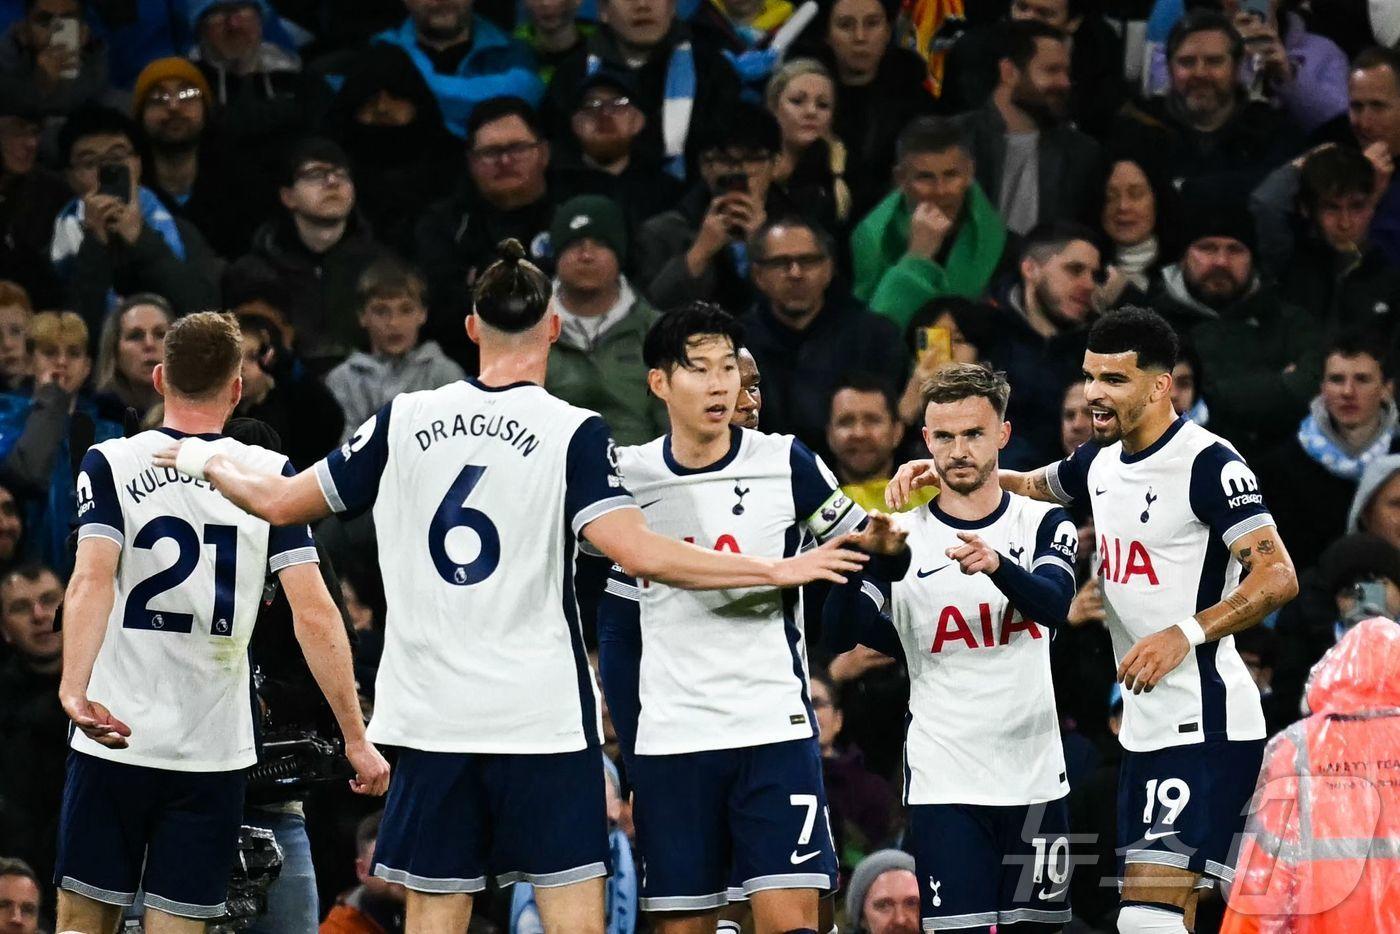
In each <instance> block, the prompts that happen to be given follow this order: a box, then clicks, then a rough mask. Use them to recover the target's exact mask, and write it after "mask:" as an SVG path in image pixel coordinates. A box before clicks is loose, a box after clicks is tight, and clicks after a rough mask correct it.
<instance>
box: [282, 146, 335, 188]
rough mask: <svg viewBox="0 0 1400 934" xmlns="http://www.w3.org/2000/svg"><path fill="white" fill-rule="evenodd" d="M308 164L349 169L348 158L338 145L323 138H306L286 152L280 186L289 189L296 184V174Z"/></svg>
mask: <svg viewBox="0 0 1400 934" xmlns="http://www.w3.org/2000/svg"><path fill="white" fill-rule="evenodd" d="M308 162H324V163H326V164H327V165H333V166H338V167H339V168H342V169H348V168H350V157H349V156H347V155H346V154H345V150H344V149H341V148H340V146H339V144H337V143H335V142H333V141H331V140H328V139H326V138H325V137H323V136H308V137H306V138H305V139H301V140H298V141H297V142H296V143H294V144H293V145H292V146H291V148H290V149H288V150H287V155H286V158H285V159H284V160H283V162H282V184H283V185H285V186H287V187H288V188H290V187H291V186H292V185H295V184H296V181H297V173H298V172H300V171H301V167H302V166H304V165H306V163H308Z"/></svg>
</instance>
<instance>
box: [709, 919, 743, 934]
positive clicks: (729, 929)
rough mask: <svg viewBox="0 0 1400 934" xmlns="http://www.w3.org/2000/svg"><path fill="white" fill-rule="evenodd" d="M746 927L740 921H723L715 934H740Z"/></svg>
mask: <svg viewBox="0 0 1400 934" xmlns="http://www.w3.org/2000/svg"><path fill="white" fill-rule="evenodd" d="M743 929H744V926H743V925H742V924H740V923H739V922H738V921H721V922H720V923H719V926H718V927H716V928H715V934H739V932H740V931H742V930H743Z"/></svg>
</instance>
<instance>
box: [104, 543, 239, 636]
mask: <svg viewBox="0 0 1400 934" xmlns="http://www.w3.org/2000/svg"><path fill="white" fill-rule="evenodd" d="M166 538H169V539H172V540H173V541H174V542H175V544H176V545H178V546H179V548H180V553H179V555H177V556H176V558H175V563H174V564H172V565H170V567H168V568H166V569H165V570H164V571H157V572H156V573H155V574H152V575H151V576H150V577H148V578H146V579H145V580H143V581H142V582H141V583H139V584H137V585H136V586H135V587H132V588H131V593H130V594H129V595H128V596H127V598H126V612H125V613H123V614H122V628H124V629H151V630H155V631H158V632H189V631H190V630H191V629H193V628H194V614H192V613H174V612H165V611H161V610H152V609H151V608H150V603H151V601H152V600H154V599H155V598H156V597H158V596H160V595H161V594H163V593H165V592H166V591H167V590H174V589H175V588H176V587H179V586H180V585H181V584H183V583H184V582H185V579H186V578H188V577H189V576H190V575H191V574H193V573H194V569H195V568H197V567H198V566H199V558H200V549H201V548H202V547H203V545H213V546H214V614H213V618H212V619H211V620H210V621H209V634H210V635H211V636H231V635H233V597H234V590H235V587H236V585H237V582H238V529H237V528H235V527H234V526H231V525H206V526H205V527H204V537H203V539H202V540H201V538H200V536H199V533H198V532H196V531H195V530H194V526H192V525H190V524H189V523H188V522H186V521H185V520H184V519H180V518H177V517H175V516H159V517H157V518H155V519H152V520H151V521H150V522H147V523H146V524H145V525H143V526H141V531H139V532H137V533H136V537H135V538H134V539H132V542H131V545H132V547H133V548H144V549H147V550H149V549H152V548H154V547H156V543H157V542H159V541H161V540H162V539H166Z"/></svg>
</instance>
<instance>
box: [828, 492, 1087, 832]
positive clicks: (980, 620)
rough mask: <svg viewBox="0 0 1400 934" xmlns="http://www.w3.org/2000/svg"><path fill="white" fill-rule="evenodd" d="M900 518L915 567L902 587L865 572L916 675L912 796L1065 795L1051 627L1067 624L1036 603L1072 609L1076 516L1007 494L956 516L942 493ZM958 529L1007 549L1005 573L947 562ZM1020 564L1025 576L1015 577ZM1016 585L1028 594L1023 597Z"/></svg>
mask: <svg viewBox="0 0 1400 934" xmlns="http://www.w3.org/2000/svg"><path fill="white" fill-rule="evenodd" d="M895 521H896V522H897V523H899V525H900V526H901V527H902V528H904V529H906V530H907V531H908V533H909V537H908V545H909V550H910V564H909V570H908V572H907V573H906V574H905V575H904V577H903V578H902V579H901V580H898V581H895V582H894V583H884V582H880V581H875V580H869V579H867V580H866V581H865V582H864V583H863V584H862V585H861V589H862V592H863V593H864V594H865V596H866V597H867V598H869V601H870V602H871V603H872V604H873V605H874V608H875V609H876V610H880V611H883V612H884V613H887V614H888V617H884V618H881V620H880V621H878V622H879V624H882V625H883V626H885V627H889V626H890V625H892V626H893V629H894V633H893V634H894V635H895V636H897V638H898V640H899V644H898V646H897V647H892V648H893V650H894V651H895V652H899V651H901V650H902V654H903V656H904V658H905V662H906V665H907V667H908V670H909V682H910V696H909V722H908V728H907V730H906V734H905V756H904V760H905V773H904V774H905V788H904V795H905V803H906V804H977V805H1025V804H1036V803H1040V802H1043V801H1052V800H1055V799H1057V798H1060V797H1063V796H1064V795H1065V794H1067V793H1068V792H1069V783H1068V782H1067V781H1066V777H1065V761H1064V752H1063V750H1062V747H1061V745H1060V729H1059V720H1058V717H1057V716H1056V713H1055V694H1054V688H1053V685H1052V683H1051V675H1050V631H1049V629H1048V625H1053V624H1054V623H1055V622H1059V620H1054V621H1052V622H1051V623H1049V624H1047V623H1046V622H1044V621H1038V619H1037V617H1040V619H1041V620H1044V619H1046V618H1048V617H1047V616H1043V615H1042V614H1040V613H1039V612H1037V610H1038V609H1039V606H1038V602H1037V600H1036V598H1037V597H1038V598H1039V599H1040V601H1046V600H1048V602H1049V603H1050V604H1052V606H1047V607H1045V613H1046V614H1050V613H1058V614H1061V615H1062V614H1063V612H1064V610H1065V608H1066V607H1068V604H1069V600H1070V598H1071V597H1072V595H1073V593H1074V562H1075V557H1076V552H1077V549H1078V532H1077V530H1076V529H1075V526H1074V523H1073V522H1072V521H1071V520H1070V517H1069V515H1068V514H1067V513H1066V512H1065V510H1064V509H1062V508H1060V507H1058V506H1054V505H1051V504H1049V503H1038V502H1035V501H1033V500H1030V499H1027V498H1025V497H1023V496H1012V495H1011V494H1009V493H1004V494H1002V498H1001V503H1000V504H999V505H998V507H997V509H996V510H995V511H994V512H993V513H992V514H991V515H989V516H987V517H986V518H985V519H982V520H978V521H968V520H963V519H957V518H954V517H952V516H949V515H947V514H946V513H944V512H943V511H942V510H941V509H940V508H939V505H938V500H937V499H934V500H933V501H932V502H931V503H929V505H928V506H926V507H924V508H923V509H920V510H917V511H915V512H911V513H904V514H901V515H898V516H896V517H895ZM960 532H963V533H966V532H971V533H974V534H976V535H978V536H979V537H981V539H982V540H983V541H984V542H986V543H987V544H988V545H989V546H990V547H991V548H993V549H994V550H996V551H997V552H998V553H999V554H1000V555H1001V562H1002V567H1001V569H1000V570H999V571H998V574H997V575H995V576H992V575H987V574H963V573H962V571H961V569H960V568H959V567H958V563H957V562H956V561H953V560H952V559H950V558H948V556H947V553H948V550H949V549H951V548H958V547H961V546H962V545H963V544H964V543H963V541H962V540H961V539H959V538H958V533H960ZM1013 566H1014V567H1015V568H1016V569H1019V570H1020V572H1021V573H1020V575H1018V578H1019V579H1018V580H1017V581H1009V580H1007V578H1009V577H1010V576H1011V575H1012V573H1013V571H1012V567H1013ZM1026 572H1029V573H1026ZM1033 578H1038V579H1033ZM1018 584H1019V585H1021V586H1017V585H1018ZM1027 585H1030V586H1027ZM1008 592H1009V593H1012V594H1018V595H1019V594H1022V593H1025V594H1026V596H1025V598H1024V599H1022V600H1017V601H1013V599H1012V597H1010V596H1008ZM1033 595H1034V596H1033ZM862 615H863V614H861V613H860V612H859V611H858V612H857V613H856V614H854V616H855V617H856V621H857V622H858V624H861V625H862V627H863V628H866V627H868V625H869V624H871V623H877V620H876V619H875V618H874V617H873V616H868V615H867V616H865V617H864V619H861V618H860V617H861V616H862ZM833 622H834V623H836V624H837V625H841V624H842V623H844V622H845V621H840V622H837V621H835V620H833ZM878 640H879V636H878V634H877V635H876V638H875V639H870V640H868V641H867V640H866V639H858V640H851V641H861V642H866V644H869V643H870V642H878ZM871 647H872V648H876V649H877V650H884V649H885V647H884V646H881V645H879V644H876V645H872V646H871Z"/></svg>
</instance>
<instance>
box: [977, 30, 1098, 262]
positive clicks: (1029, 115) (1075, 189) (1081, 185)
mask: <svg viewBox="0 0 1400 934" xmlns="http://www.w3.org/2000/svg"><path fill="white" fill-rule="evenodd" d="M1001 30H1002V36H1001V51H1000V53H999V56H998V58H999V61H998V63H997V69H998V81H997V86H996V89H995V90H994V91H993V92H992V95H991V97H989V98H988V100H987V103H986V104H985V105H984V106H983V107H982V108H981V109H979V110H976V111H974V112H972V113H970V114H967V115H966V116H963V117H961V118H959V120H958V123H959V125H960V126H962V128H963V130H964V132H965V133H966V134H967V136H968V140H969V143H970V144H971V146H972V159H973V161H974V162H975V163H976V164H977V182H978V184H980V185H981V186H982V188H983V190H984V191H986V193H987V197H988V198H990V199H992V203H993V204H995V205H997V209H998V211H999V213H1000V214H1001V216H1002V217H1003V218H1004V219H1005V220H1006V227H1007V229H1008V230H1011V231H1013V232H1015V233H1017V234H1022V235H1024V234H1025V233H1027V232H1028V231H1030V230H1031V228H1033V227H1035V226H1036V224H1038V223H1042V222H1044V221H1053V220H1072V219H1084V212H1085V207H1086V205H1091V204H1093V203H1094V197H1093V195H1094V190H1095V188H1096V185H1097V183H1098V181H1099V180H1100V179H1101V178H1102V175H1101V167H1100V153H1099V144H1098V143H1097V142H1095V141H1094V140H1093V139H1092V138H1091V137H1089V136H1088V135H1086V134H1084V133H1082V132H1080V131H1079V130H1077V129H1075V128H1074V127H1073V126H1071V125H1070V124H1069V123H1068V122H1067V120H1066V117H1067V116H1068V114H1069V107H1070V92H1071V86H1070V43H1069V39H1068V37H1066V36H1065V34H1064V33H1062V32H1060V31H1059V30H1058V29H1055V28H1053V27H1051V26H1047V25H1045V24H1044V23H1041V22H1038V21H1036V20H1013V21H1012V22H1009V23H1006V24H1004V25H1003V26H1002V27H1001Z"/></svg>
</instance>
